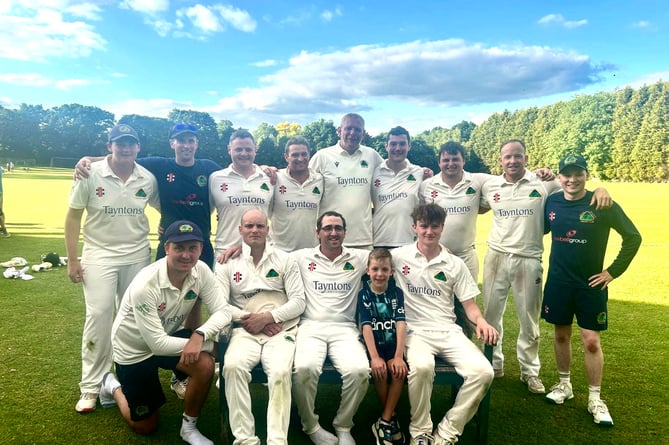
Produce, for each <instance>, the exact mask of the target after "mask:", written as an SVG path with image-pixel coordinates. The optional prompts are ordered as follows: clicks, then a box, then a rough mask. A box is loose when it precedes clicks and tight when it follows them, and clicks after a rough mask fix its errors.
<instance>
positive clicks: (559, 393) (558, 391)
mask: <svg viewBox="0 0 669 445" xmlns="http://www.w3.org/2000/svg"><path fill="white" fill-rule="evenodd" d="M573 398H574V391H573V390H572V388H571V383H569V382H558V383H556V384H555V385H553V386H551V392H549V393H548V394H546V400H547V401H548V402H551V403H555V404H556V405H562V404H563V403H564V401H565V400H571V399H573Z"/></svg>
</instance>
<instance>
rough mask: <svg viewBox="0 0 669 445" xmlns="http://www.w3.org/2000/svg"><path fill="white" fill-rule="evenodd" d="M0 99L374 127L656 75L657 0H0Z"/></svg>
mask: <svg viewBox="0 0 669 445" xmlns="http://www.w3.org/2000/svg"><path fill="white" fill-rule="evenodd" d="M0 29H2V31H1V32H0V105H2V106H5V107H10V108H11V107H16V106H18V105H19V104H21V103H28V104H42V105H44V106H45V107H52V106H57V105H62V104H67V103H80V104H83V105H92V106H97V107H100V108H103V109H105V110H108V111H111V112H113V113H114V114H115V116H116V118H117V119H119V118H120V117H121V116H122V115H124V114H131V113H132V114H142V115H147V116H156V117H166V116H167V114H168V113H169V111H170V110H172V109H173V108H183V109H194V110H199V111H206V112H208V113H210V114H211V115H212V116H213V117H214V119H215V120H217V121H218V120H220V119H228V120H230V121H232V122H233V124H234V125H235V126H243V127H246V128H250V129H255V128H256V127H257V126H258V124H259V123H261V122H267V123H270V124H273V125H275V124H277V123H279V122H283V121H289V122H299V123H301V124H303V125H304V124H306V123H309V122H312V121H314V120H317V119H320V118H324V119H332V120H333V121H334V122H335V124H338V122H339V119H340V117H341V116H342V115H343V114H344V113H347V112H351V111H354V112H359V113H360V114H362V115H363V116H364V117H365V119H366V121H367V129H368V131H369V132H370V133H371V134H377V133H379V132H381V131H387V130H388V129H389V128H391V127H393V126H395V125H403V126H405V127H406V128H408V129H409V130H410V131H411V132H414V133H417V132H420V131H423V130H427V129H431V128H433V127H435V126H442V127H451V126H452V125H454V124H456V123H458V122H460V121H461V120H472V121H474V122H477V123H479V122H481V121H482V120H484V119H485V118H486V117H487V116H489V115H490V114H491V113H493V112H496V111H502V110H504V109H505V108H506V109H510V110H515V109H519V108H527V107H529V106H535V105H536V106H541V105H546V104H549V103H553V102H556V101H559V100H569V99H570V98H572V97H574V96H575V95H578V94H592V93H595V92H598V91H612V90H614V89H615V88H621V87H623V86H625V85H631V86H634V87H638V86H640V85H643V84H644V83H645V84H650V83H654V82H656V81H657V80H660V79H662V80H664V81H669V57H667V51H669V49H667V48H668V47H669V2H666V1H665V0H635V1H621V0H610V1H600V0H588V1H582V0H581V1H571V0H568V1H543V2H541V1H525V0H519V1H513V0H504V1H488V0H477V1H471V0H469V1H467V0H456V1H453V0H435V1H433V0H418V1H401V2H399V1H394V0H379V1H350V0H343V1H339V2H337V1H334V2H331V1H312V2H302V1H287V0H247V1H241V0H232V1H231V2H228V1H221V2H218V1H209V0H206V1H205V0H200V1H198V0H194V1H191V0H121V1H118V0H116V1H113V0H90V1H81V0H2V2H0Z"/></svg>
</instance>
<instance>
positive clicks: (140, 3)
mask: <svg viewBox="0 0 669 445" xmlns="http://www.w3.org/2000/svg"><path fill="white" fill-rule="evenodd" d="M119 7H121V8H124V9H132V10H133V11H137V12H140V13H143V14H149V15H156V14H158V13H161V12H166V11H167V10H169V8H170V2H169V0H123V1H122V2H121V3H120V4H119Z"/></svg>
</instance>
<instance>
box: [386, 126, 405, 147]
mask: <svg viewBox="0 0 669 445" xmlns="http://www.w3.org/2000/svg"><path fill="white" fill-rule="evenodd" d="M402 135H405V136H406V137H407V142H408V143H411V136H409V131H408V130H407V129H406V128H404V127H400V126H397V127H393V128H391V129H390V131H389V132H388V137H387V138H386V142H388V141H389V140H390V136H402Z"/></svg>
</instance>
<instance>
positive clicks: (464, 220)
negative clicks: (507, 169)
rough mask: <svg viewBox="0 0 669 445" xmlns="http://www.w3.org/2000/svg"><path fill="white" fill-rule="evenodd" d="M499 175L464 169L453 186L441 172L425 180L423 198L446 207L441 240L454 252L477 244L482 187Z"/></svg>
mask: <svg viewBox="0 0 669 445" xmlns="http://www.w3.org/2000/svg"><path fill="white" fill-rule="evenodd" d="M495 177H496V176H493V175H488V174H485V173H469V172H467V171H463V172H462V180H461V181H460V182H458V183H457V184H456V185H455V187H452V188H451V186H449V185H448V184H446V183H445V182H444V180H443V177H442V175H441V174H438V175H436V176H433V177H431V178H428V179H426V180H425V181H423V186H422V187H421V198H422V200H423V201H424V202H426V203H428V204H432V203H434V204H437V205H438V206H440V207H442V208H443V209H444V210H446V220H445V221H444V231H443V232H442V233H441V239H440V243H441V244H443V245H444V246H446V247H448V249H449V250H450V251H451V252H453V253H454V254H456V255H459V254H462V253H463V252H466V251H468V250H470V249H473V248H474V245H475V243H476V218H477V216H478V213H479V205H480V203H481V189H482V188H483V184H485V183H486V182H487V181H489V180H491V179H492V178H495Z"/></svg>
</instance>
